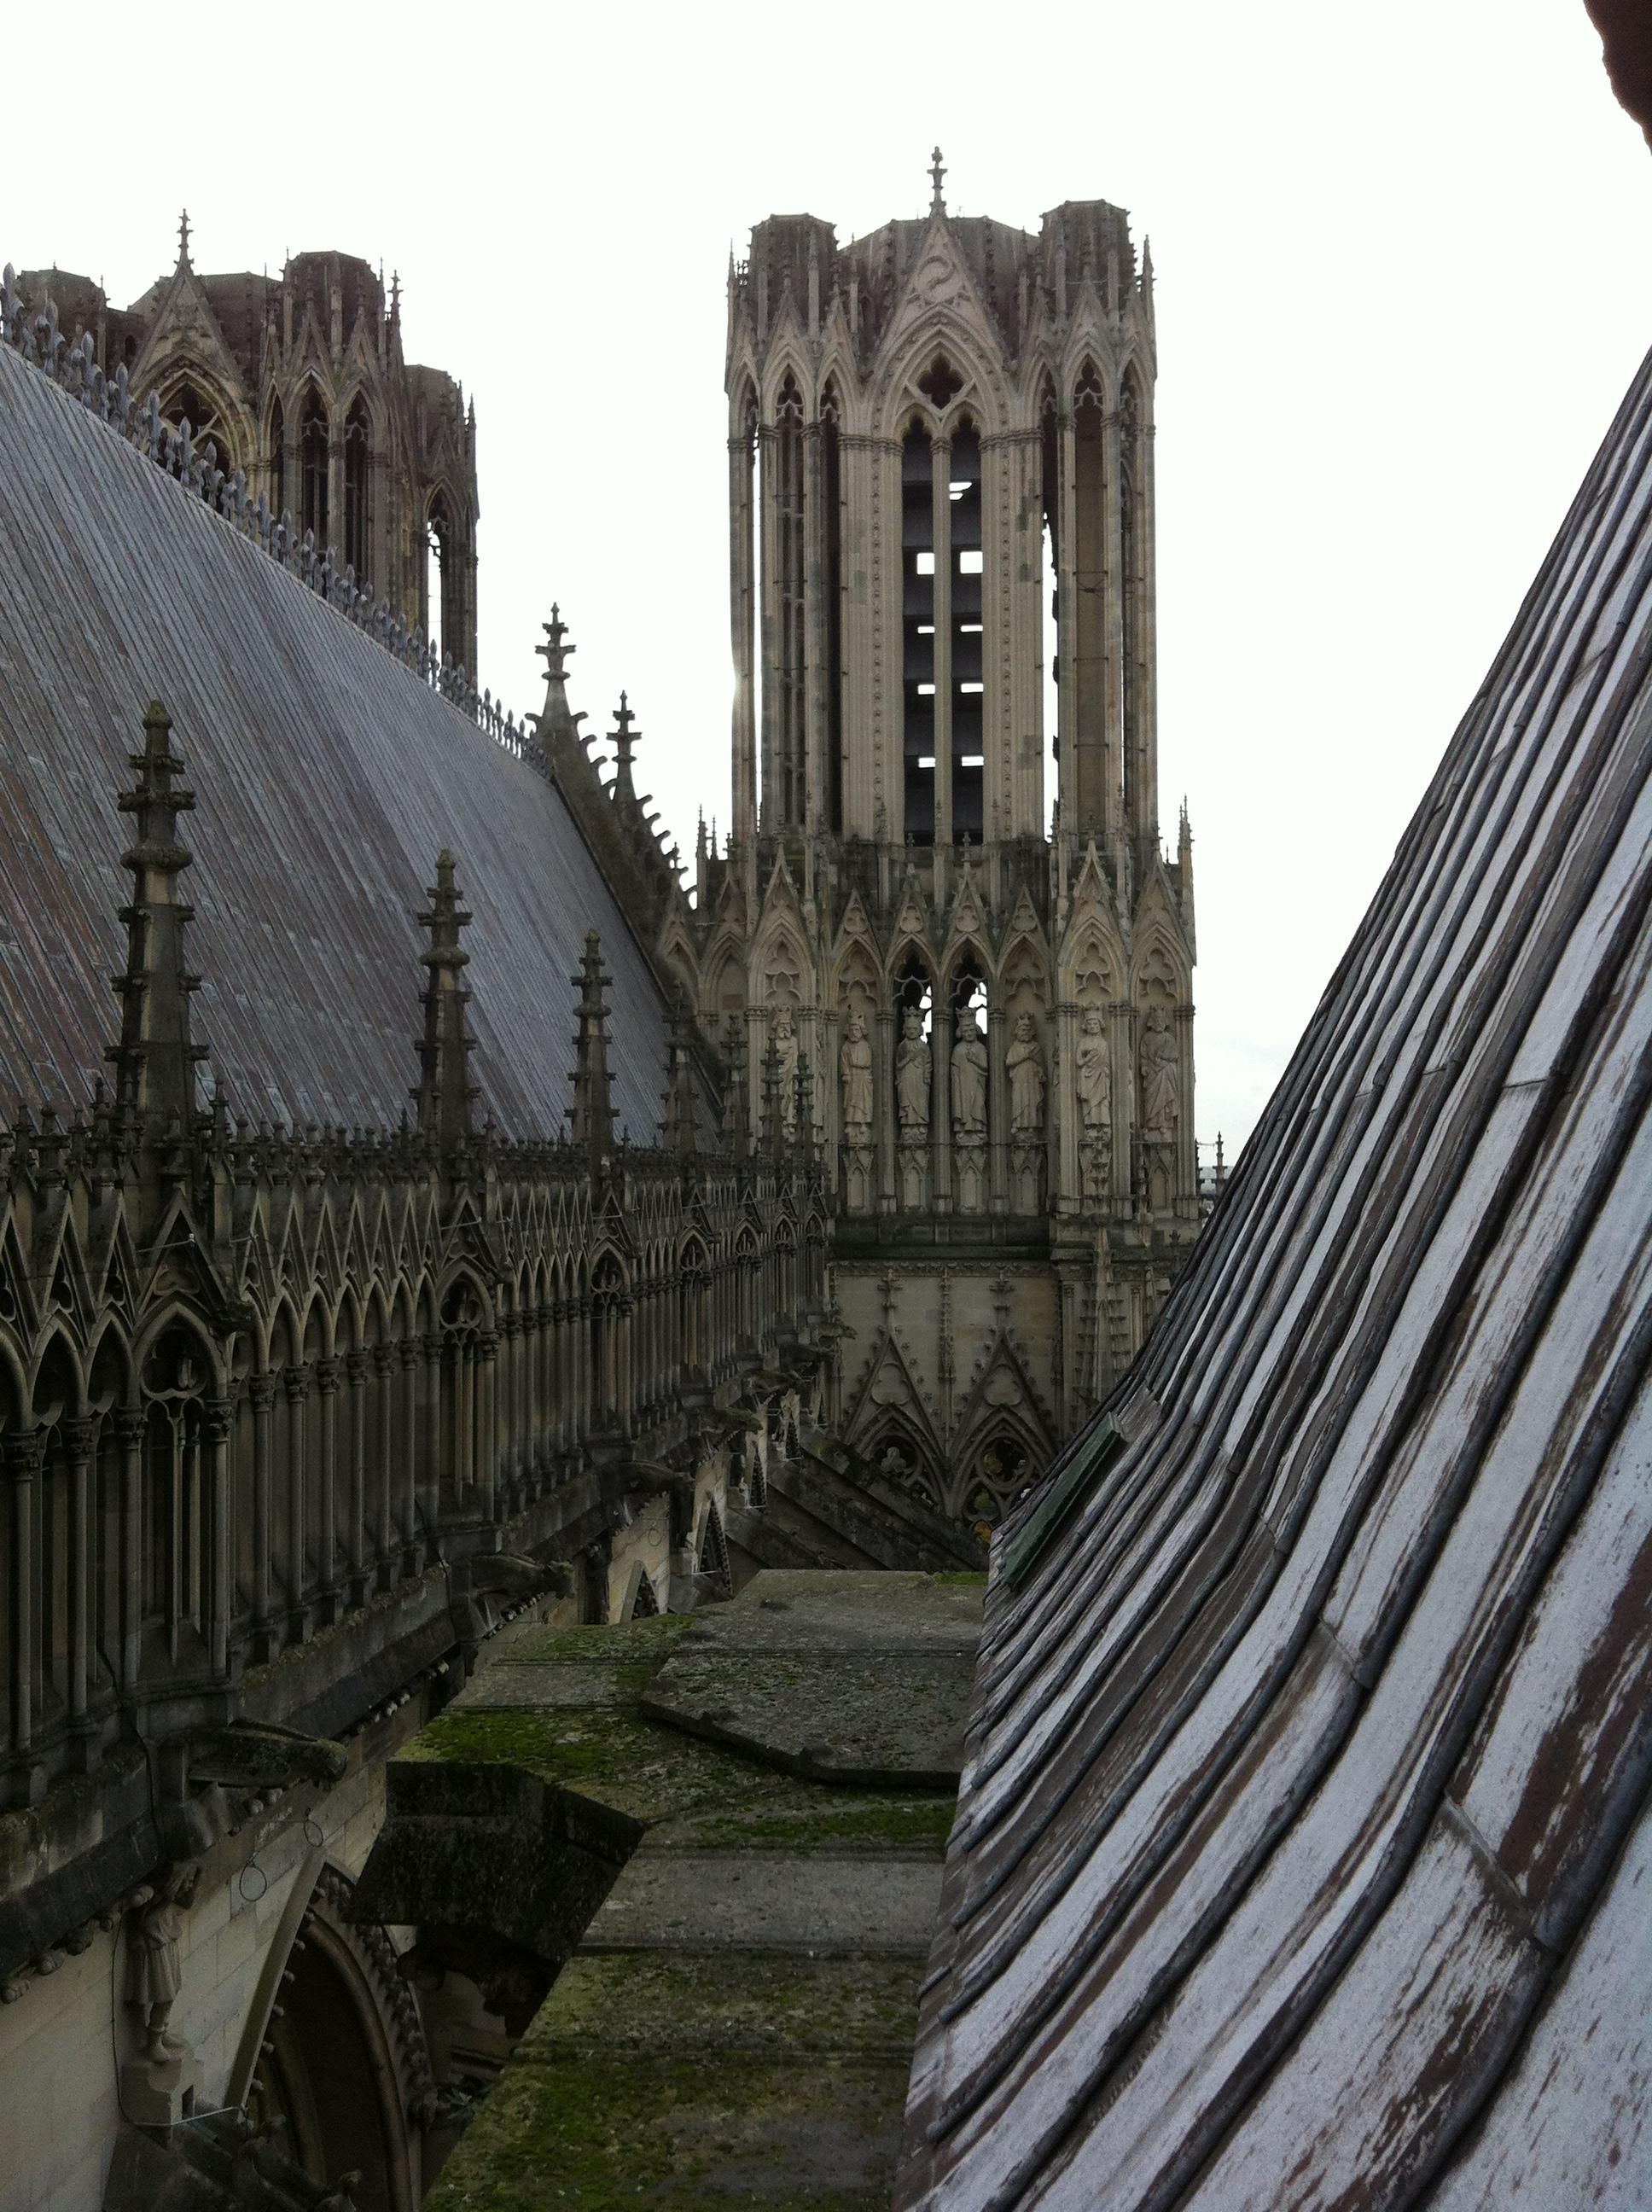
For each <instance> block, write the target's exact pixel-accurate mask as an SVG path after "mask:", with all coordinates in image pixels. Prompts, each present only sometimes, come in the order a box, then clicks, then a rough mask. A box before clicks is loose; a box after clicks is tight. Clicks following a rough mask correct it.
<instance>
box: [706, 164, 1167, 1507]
mask: <svg viewBox="0 0 1652 2212" xmlns="http://www.w3.org/2000/svg"><path fill="white" fill-rule="evenodd" d="M931 174H932V182H933V197H932V202H931V205H930V209H929V212H928V214H927V215H926V216H923V217H921V218H920V219H918V220H914V221H910V222H891V223H889V224H887V225H885V226H884V228H882V229H879V230H877V231H874V232H872V234H870V235H868V236H866V237H865V238H860V239H856V240H853V241H852V242H850V243H849V244H847V245H846V246H840V245H839V244H838V242H837V238H836V234H835V230H834V228H833V227H832V226H831V225H830V224H829V223H827V222H821V221H818V220H817V219H816V218H815V217H813V216H771V217H770V218H769V219H768V221H767V222H762V223H760V224H759V225H758V226H757V228H756V229H755V230H754V231H753V233H752V235H751V250H750V257H749V258H748V259H747V260H746V261H745V262H744V264H740V265H738V267H735V268H733V269H732V270H731V272H730V278H729V302H728V350H727V378H726V388H727V392H728V400H729V471H730V474H729V514H730V538H729V578H730V593H731V612H732V629H733V647H734V666H735V699H734V719H733V756H734V792H733V816H732V836H731V837H730V839H729V842H728V846H727V850H726V854H716V853H713V854H710V855H709V856H708V857H706V858H704V859H702V861H701V896H700V900H699V902H698V907H697V910H696V913H695V921H694V926H693V931H692V934H693V937H694V939H695V942H694V943H693V944H692V945H689V944H688V943H686V942H684V943H683V944H682V945H679V946H678V947H677V948H676V950H677V956H678V957H680V958H681V959H682V960H683V963H684V964H685V965H686V966H689V968H690V969H691V971H692V973H693V974H694V975H695V979H696V983H697V988H698V993H699V999H700V1008H701V1015H702V1017H703V1018H705V1019H706V1020H707V1021H708V1023H711V1024H715V1025H716V1026H717V1027H718V1028H719V1029H720V1030H726V1025H727V1024H729V1023H730V1021H731V1019H732V1023H733V1024H734V1026H735V1029H736V1030H737V1031H738V1030H739V1029H741V1028H742V1027H743V1028H744V1032H745V1037H744V1042H745V1048H746V1051H747V1054H748V1058H749V1065H750V1066H753V1067H754V1068H755V1067H756V1066H759V1065H761V1064H762V1061H763V1060H764V1059H766V1058H767V1057H768V1055H769V1054H770V1053H771V1049H772V1051H773V1053H774V1055H775V1056H776V1058H777V1059H778V1062H779V1066H780V1074H781V1079H782V1080H781V1095H782V1110H783V1112H784V1113H785V1114H786V1115H787V1116H788V1118H789V1119H794V1118H795V1116H796V1115H798V1114H799V1113H808V1114H811V1115H813V1118H814V1121H815V1132H814V1133H815V1136H816V1138H817V1141H818V1143H819V1144H820V1146H821V1147H822V1151H823V1157H824V1158H825V1159H826V1161H827V1163H828V1171H829V1175H830V1176H831V1178H832V1180H833V1182H834V1184H835V1196H836V1203H837V1208H838V1225H837V1230H836V1232H835V1297H836V1302H837V1309H838V1316H839V1318H840V1320H841V1322H842V1323H843V1324H844V1329H845V1334H843V1336H842V1337H841V1340H840V1341H841V1352H840V1359H839V1371H838V1373H837V1375H836V1376H835V1378H834V1388H835V1392H836V1395H837V1405H836V1407H835V1411H836V1414H837V1419H838V1424H839V1433H840V1435H841V1436H843V1437H846V1438H847V1441H848V1443H849V1444H850V1446H851V1447H852V1448H853V1449H854V1450H855V1451H856V1452H858V1453H859V1455H860V1456H861V1458H862V1459H863V1460H865V1461H868V1462H871V1463H872V1466H873V1467H875V1468H877V1469H878V1470H879V1471H880V1472H881V1474H883V1475H884V1477H885V1478H887V1479H889V1480H896V1481H898V1482H900V1483H902V1485H903V1486H906V1487H908V1488H909V1489H911V1490H913V1491H914V1492H917V1493H918V1494H919V1495H920V1497H922V1498H926V1499H927V1500H928V1501H929V1502H931V1503H932V1504H934V1505H935V1506H936V1507H937V1508H938V1510H942V1511H944V1512H946V1513H948V1514H949V1515H958V1514H963V1515H964V1516H967V1517H969V1518H971V1519H974V1520H978V1521H987V1522H990V1521H992V1520H993V1519H995V1518H996V1517H997V1516H998V1515H999V1512H1000V1511H1001V1510H1002V1509H1003V1507H1004V1506H1005V1504H1007V1503H1008V1502H1010V1501H1011V1499H1012V1498H1014V1497H1015V1496H1016V1495H1017V1493H1018V1492H1019V1490H1020V1489H1021V1487H1022V1486H1023V1483H1024V1481H1025V1480H1026V1476H1027V1474H1028V1472H1029V1469H1031V1468H1034V1467H1036V1466H1038V1465H1042V1462H1044V1460H1045V1459H1046V1458H1047V1457H1048V1454H1049V1453H1050V1451H1051V1450H1053V1449H1054V1447H1055V1445H1056V1444H1057V1443H1059V1442H1060V1439H1061V1438H1062V1437H1065V1436H1066V1434H1067V1433H1069V1432H1070V1431H1071V1430H1072V1427H1073V1426H1074V1425H1076V1424H1077V1422H1078V1420H1079V1419H1082V1418H1083V1416H1084V1413H1085V1412H1086V1411H1087V1410H1088V1408H1089V1407H1090V1405H1091V1404H1092V1403H1093V1402H1094V1401H1095V1399H1096V1395H1098V1394H1100V1393H1101V1392H1102V1391H1104V1390H1105V1389H1107V1388H1108V1387H1109V1385H1110V1383H1111V1382H1112V1381H1113V1380H1114V1379H1115V1378H1116V1376H1118V1374H1119V1373H1120V1372H1121V1370H1122V1368H1123V1366H1124V1365H1125V1364H1127V1361H1128V1360H1129V1358H1131V1357H1132V1356H1133V1352H1134V1351H1135V1350H1136V1348H1137V1346H1139V1343H1140V1341H1141V1339H1142V1336H1143V1335H1144V1334H1145V1330H1146V1328H1147V1327H1148V1326H1149V1324H1150V1322H1151V1319H1152V1317H1153V1315H1154V1314H1155V1312H1156V1311H1157V1306H1158V1304H1160V1303H1161V1301H1162V1299H1163V1295H1164V1292H1165V1290H1166V1289H1167V1287H1168V1285H1169V1281H1170V1279H1171V1278H1172V1277H1173V1275H1174V1273H1175V1270H1176V1268H1177V1267H1178V1266H1179V1264H1180V1261H1181V1257H1182V1255H1183V1254H1184V1252H1185V1250H1186V1248H1187V1244H1188V1243H1190V1242H1191V1240H1192V1238H1193V1236H1194V1234H1195V1233H1196V1231H1197V1227H1198V1223H1199V1217H1200V1196H1199V1169H1198V1157H1197V1151H1196V1147H1195V1144H1194V1138H1193V1006H1192V995H1191V981H1192V969H1193V957H1194V945H1193V866H1192V860H1193V855H1192V840H1191V837H1190V835H1189V832H1188V828H1187V820H1186V817H1185V815H1184V816H1183V817H1181V822H1180V824H1179V829H1178V835H1177V841H1176V850H1175V857H1174V859H1172V858H1170V857H1169V854H1167V853H1166V851H1165V849H1164V845H1163V834H1162V828H1161V822H1160V815H1159V799H1158V773H1157V713H1156V687H1155V654H1154V584H1153V574H1154V556H1153V538H1154V498H1153V385H1154V368H1155V359H1154V335H1153V292H1152V270H1151V259H1150V258H1149V257H1148V255H1147V254H1146V252H1145V251H1144V252H1143V254H1142V256H1141V258H1140V259H1138V258H1137V255H1136V253H1135V251H1134V249H1133V245H1132V241H1131V237H1130V232H1129V226H1128V222H1127V217H1126V216H1125V213H1124V211H1123V210H1121V209H1119V208H1115V207H1111V206H1109V205H1108V204H1106V203H1105V202H1104V201H1078V202H1069V203H1067V204H1065V205H1063V206H1061V207H1060V208H1057V209H1055V210H1054V211H1053V212H1052V213H1050V214H1048V215H1047V216H1045V217H1044V219H1043V222H1042V226H1041V228H1040V230H1039V232H1038V233H1037V234H1036V235H1033V234H1029V233H1027V232H1023V231H1021V230H1018V229H1016V228H1012V227H1011V226H1010V225H1007V224H1004V223H999V222H993V221H991V220H990V219H989V218H987V217H985V216H969V217H962V216H954V215H952V214H951V213H950V212H949V210H948V209H947V206H946V204H945V200H944V196H943V191H942V183H943V178H944V170H943V169H942V167H941V163H940V157H939V155H938V154H937V155H936V156H935V162H934V167H933V168H932V172H931ZM805 1063H806V1066H807V1070H808V1073H809V1078H810V1079H809V1080H807V1081H805V1082H803V1083H801V1084H797V1083H794V1082H793V1074H794V1073H795V1071H797V1070H798V1069H799V1067H800V1066H803V1065H804V1064H805ZM757 1087H758V1086H756V1085H753V1086H752V1089H753V1091H754V1092H755V1091H756V1089H757Z"/></svg>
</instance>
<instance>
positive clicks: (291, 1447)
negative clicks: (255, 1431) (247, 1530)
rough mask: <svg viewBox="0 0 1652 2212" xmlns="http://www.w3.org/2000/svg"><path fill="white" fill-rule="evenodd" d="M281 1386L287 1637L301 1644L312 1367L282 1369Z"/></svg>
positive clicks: (305, 1622) (306, 1618)
mask: <svg viewBox="0 0 1652 2212" xmlns="http://www.w3.org/2000/svg"><path fill="white" fill-rule="evenodd" d="M281 1385H282V1389H283V1391H284V1392H285V1393H286V1396H287V1409H288V1410H287V1624H288V1640H289V1642H291V1643H294V1644H299V1643H301V1642H302V1641H303V1639H304V1638H305V1637H306V1636H307V1634H308V1633H309V1627H310V1615H309V1609H308V1607H307V1606H306V1604H305V1602H304V1534H305V1531H304V1519H305V1507H306V1504H307V1498H306V1496H305V1489H304V1483H305V1475H306V1472H307V1470H306V1468H305V1465H304V1446H305V1441H306V1440H305V1434H304V1431H305V1426H306V1423H305V1418H304V1409H305V1407H306V1406H307V1404H308V1402H309V1396H310V1376H309V1370H307V1368H305V1367H302V1366H297V1367H287V1368H283V1369H282V1377H281Z"/></svg>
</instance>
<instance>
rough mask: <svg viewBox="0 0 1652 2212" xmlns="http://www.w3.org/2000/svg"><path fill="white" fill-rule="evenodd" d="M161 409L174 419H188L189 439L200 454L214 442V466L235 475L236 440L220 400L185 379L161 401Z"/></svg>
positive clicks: (168, 417)
mask: <svg viewBox="0 0 1652 2212" xmlns="http://www.w3.org/2000/svg"><path fill="white" fill-rule="evenodd" d="M161 413H162V414H163V415H164V416H166V417H167V421H168V422H187V423H188V424H189V429H190V442H191V445H192V446H193V447H194V448H195V450H196V452H197V453H199V452H200V451H201V449H202V448H203V447H204V446H205V445H206V444H207V442H208V441H209V440H210V441H211V444H212V447H213V449H214V456H215V459H214V465H215V466H216V467H218V468H221V469H222V471H223V472H224V474H225V475H226V476H229V475H231V474H233V472H234V469H235V467H236V465H237V464H236V459H235V447H234V439H233V438H232V437H231V435H230V432H229V429H228V425H227V424H226V423H225V422H224V417H223V410H222V408H220V407H219V405H218V404H217V402H216V400H213V399H210V398H208V397H207V396H206V394H205V393H204V392H203V390H202V389H201V387H200V386H199V385H198V384H195V383H191V382H186V383H184V384H180V385H179V386H176V387H175V388H174V390H173V393H172V396H171V398H168V399H167V400H164V401H163V402H162V403H161Z"/></svg>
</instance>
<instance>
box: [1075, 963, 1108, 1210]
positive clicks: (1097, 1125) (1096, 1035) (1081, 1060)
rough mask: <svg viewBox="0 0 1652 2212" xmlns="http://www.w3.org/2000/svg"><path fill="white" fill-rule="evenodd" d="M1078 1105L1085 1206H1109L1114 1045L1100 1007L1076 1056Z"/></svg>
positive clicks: (1086, 1024)
mask: <svg viewBox="0 0 1652 2212" xmlns="http://www.w3.org/2000/svg"><path fill="white" fill-rule="evenodd" d="M1073 1087H1074V1089H1075V1091H1076V1092H1077V1094H1078V1167H1079V1172H1080V1174H1081V1176H1082V1177H1083V1181H1084V1203H1085V1204H1086V1205H1087V1206H1104V1205H1105V1204H1106V1203H1107V1197H1108V1190H1109V1188H1110V1187H1111V1182H1112V1174H1113V1043H1112V1039H1111V1038H1110V1037H1109V1036H1108V1033H1107V1022H1106V1019H1105V1018H1104V1016H1103V1015H1102V1010H1101V1008H1100V1007H1099V1006H1087V1007H1086V1008H1085V1009H1084V1019H1083V1022H1082V1024H1081V1025H1080V1029H1079V1033H1078V1052H1077V1054H1075V1056H1074V1068H1073Z"/></svg>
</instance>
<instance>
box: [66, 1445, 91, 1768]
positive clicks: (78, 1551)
mask: <svg viewBox="0 0 1652 2212" xmlns="http://www.w3.org/2000/svg"><path fill="white" fill-rule="evenodd" d="M97 1437H98V1425H97V1423H96V1422H95V1421H94V1420H73V1421H65V1422H64V1427H63V1440H64V1456H65V1457H66V1458H67V1460H68V1462H69V1717H70V1722H71V1723H72V1724H73V1725H74V1726H76V1728H83V1727H84V1726H85V1723H86V1703H87V1680H88V1673H89V1670H90V1666H91V1657H92V1514H91V1500H90V1495H89V1492H90V1481H91V1466H92V1455H93V1453H94V1450H95V1449H96V1448H97Z"/></svg>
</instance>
